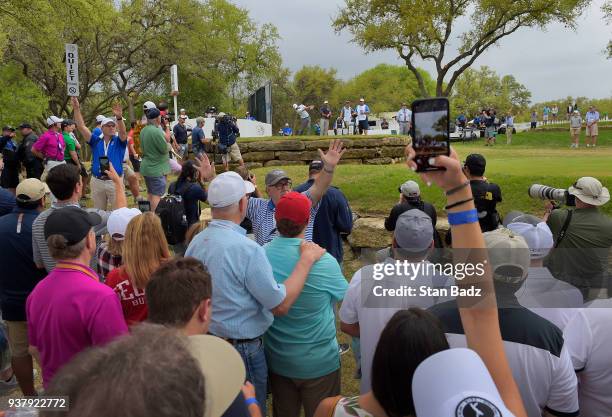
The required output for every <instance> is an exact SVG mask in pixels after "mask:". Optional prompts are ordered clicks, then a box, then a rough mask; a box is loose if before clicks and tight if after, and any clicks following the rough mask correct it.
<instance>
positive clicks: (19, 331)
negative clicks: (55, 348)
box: [6, 320, 30, 358]
mask: <svg viewBox="0 0 612 417" xmlns="http://www.w3.org/2000/svg"><path fill="white" fill-rule="evenodd" d="M6 327H7V328H8V340H9V346H10V347H11V354H12V356H13V358H24V357H26V356H29V355H30V353H29V352H28V347H29V346H30V344H29V343H28V324H27V322H25V321H8V320H7V321H6Z"/></svg>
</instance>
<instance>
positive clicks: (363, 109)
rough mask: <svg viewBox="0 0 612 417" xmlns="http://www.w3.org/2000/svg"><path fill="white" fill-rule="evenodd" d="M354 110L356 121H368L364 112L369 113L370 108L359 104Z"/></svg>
mask: <svg viewBox="0 0 612 417" xmlns="http://www.w3.org/2000/svg"><path fill="white" fill-rule="evenodd" d="M355 110H356V111H357V120H368V115H367V113H366V112H369V111H370V108H369V107H368V105H367V104H359V105H358V106H357V108H356V109H355Z"/></svg>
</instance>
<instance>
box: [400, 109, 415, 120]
mask: <svg viewBox="0 0 612 417" xmlns="http://www.w3.org/2000/svg"><path fill="white" fill-rule="evenodd" d="M411 120H412V111H411V110H410V109H400V110H399V111H398V112H397V121H398V122H400V123H405V122H410V121H411Z"/></svg>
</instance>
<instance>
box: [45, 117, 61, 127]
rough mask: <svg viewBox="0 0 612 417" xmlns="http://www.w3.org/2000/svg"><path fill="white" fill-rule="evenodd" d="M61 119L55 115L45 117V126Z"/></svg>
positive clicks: (59, 121)
mask: <svg viewBox="0 0 612 417" xmlns="http://www.w3.org/2000/svg"><path fill="white" fill-rule="evenodd" d="M63 121H64V119H60V118H59V117H57V116H49V117H48V118H47V126H53V125H54V124H57V123H62V122H63Z"/></svg>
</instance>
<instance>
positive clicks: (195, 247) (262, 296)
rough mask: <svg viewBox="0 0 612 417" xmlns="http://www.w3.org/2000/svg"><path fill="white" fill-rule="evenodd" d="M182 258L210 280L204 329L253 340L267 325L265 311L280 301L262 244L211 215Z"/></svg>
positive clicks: (279, 288)
mask: <svg viewBox="0 0 612 417" xmlns="http://www.w3.org/2000/svg"><path fill="white" fill-rule="evenodd" d="M185 256H193V257H194V258H196V259H199V260H200V261H202V263H203V264H204V265H206V267H207V268H208V271H209V272H210V276H211V279H212V287H213V292H212V317H211V321H210V332H211V333H212V334H214V335H216V336H219V337H224V338H230V339H253V338H256V337H259V336H261V335H263V334H264V333H265V332H266V331H267V330H268V327H270V326H271V325H272V322H273V321H274V316H273V315H272V312H271V311H270V310H271V309H273V308H274V307H276V306H278V305H279V304H280V303H282V302H283V300H284V299H285V296H286V290H285V286H284V285H283V284H277V282H276V280H275V279H274V274H273V273H272V267H271V266H270V262H268V258H267V256H266V252H265V251H264V248H263V247H261V246H259V245H258V244H257V243H255V242H253V241H252V240H250V239H249V238H247V237H246V230H244V229H243V228H242V227H240V226H239V225H237V224H235V223H233V222H230V221H227V220H217V219H213V220H212V221H211V222H210V224H209V225H208V227H207V228H206V229H204V230H203V231H202V232H201V233H199V234H198V235H196V237H195V238H194V239H193V240H192V241H191V243H190V244H189V247H188V248H187V252H185Z"/></svg>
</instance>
